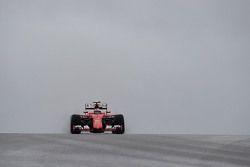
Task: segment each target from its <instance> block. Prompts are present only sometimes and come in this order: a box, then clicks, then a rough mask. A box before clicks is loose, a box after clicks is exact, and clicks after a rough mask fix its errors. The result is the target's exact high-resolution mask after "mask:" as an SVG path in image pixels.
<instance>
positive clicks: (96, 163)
mask: <svg viewBox="0 0 250 167" xmlns="http://www.w3.org/2000/svg"><path fill="white" fill-rule="evenodd" d="M50 166H53V167H57V166H58V167H69V166H70V167H105V166H107V167H128V166H134V167H185V166H193V167H196V166H198V167H210V166H211V167H221V166H222V167H240V166H248V167H249V166H250V136H214V135H141V134H138V135H137V134H124V135H112V134H81V135H71V134H0V167H50Z"/></svg>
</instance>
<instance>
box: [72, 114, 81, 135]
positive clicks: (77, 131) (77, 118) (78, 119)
mask: <svg viewBox="0 0 250 167" xmlns="http://www.w3.org/2000/svg"><path fill="white" fill-rule="evenodd" d="M77 125H80V126H81V117H80V115H72V116H71V121H70V132H71V133H72V134H80V133H81V129H80V128H79V127H77V128H75V126H77Z"/></svg>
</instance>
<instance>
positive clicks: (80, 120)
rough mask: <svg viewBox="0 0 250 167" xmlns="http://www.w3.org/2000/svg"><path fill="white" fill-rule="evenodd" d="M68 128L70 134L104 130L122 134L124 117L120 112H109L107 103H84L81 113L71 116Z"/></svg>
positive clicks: (101, 131)
mask: <svg viewBox="0 0 250 167" xmlns="http://www.w3.org/2000/svg"><path fill="white" fill-rule="evenodd" d="M70 130H71V133H72V134H80V133H81V132H91V133H104V132H105V131H110V132H112V133H113V134H123V133H124V132H125V126H124V117H123V115H122V114H118V115H113V114H111V112H110V111H108V105H107V104H105V103H101V102H100V101H98V102H93V103H88V104H85V111H84V114H83V115H76V114H74V115H72V116H71V125H70Z"/></svg>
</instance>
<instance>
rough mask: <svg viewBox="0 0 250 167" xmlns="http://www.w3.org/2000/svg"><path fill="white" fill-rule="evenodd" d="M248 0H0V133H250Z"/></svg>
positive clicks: (249, 24)
mask: <svg viewBox="0 0 250 167" xmlns="http://www.w3.org/2000/svg"><path fill="white" fill-rule="evenodd" d="M249 54H250V1H248V0H245V1H244V0H234V1H231V0H209V1H208V0H207V1H199V0H189V1H183V0H171V1H169V0H168V1H165V0H144V1H141V0H135V1H133V0H130V1H116V0H107V1H80V0H73V1H67V0H62V1H59V0H46V1H39V0H35V1H33V0H24V1H19V0H0V132H2V133H3V132H4V133H6V132H7V133H12V132H18V133H69V123H70V116H71V114H80V113H82V112H83V110H84V104H85V103H87V102H92V101H96V100H101V101H103V102H107V103H108V104H109V106H110V109H111V110H112V111H113V112H114V113H122V114H124V116H125V124H126V128H127V129H126V130H127V133H185V134H189V133H195V134H250V121H249V119H250V111H249V109H250V88H249V85H250V57H249Z"/></svg>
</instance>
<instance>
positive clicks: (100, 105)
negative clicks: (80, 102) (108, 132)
mask: <svg viewBox="0 0 250 167" xmlns="http://www.w3.org/2000/svg"><path fill="white" fill-rule="evenodd" d="M97 106H98V107H97ZM94 109H100V110H108V104H106V103H99V102H98V103H96V102H94V103H87V104H85V110H94Z"/></svg>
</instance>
